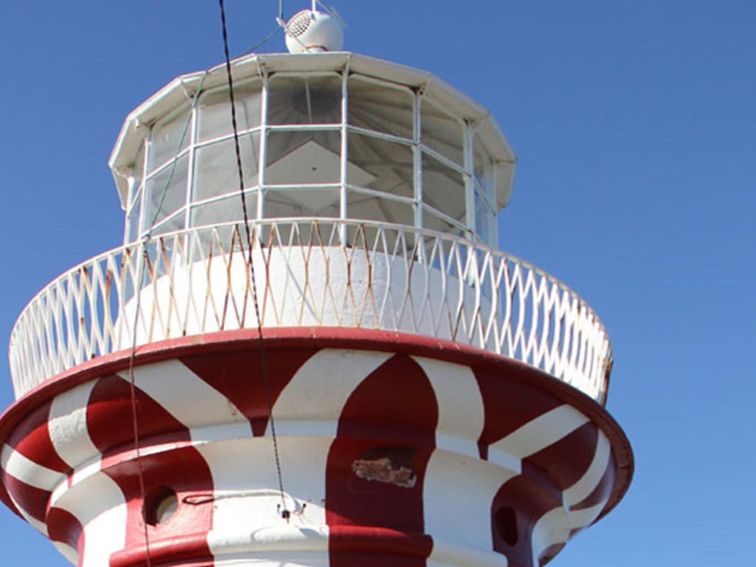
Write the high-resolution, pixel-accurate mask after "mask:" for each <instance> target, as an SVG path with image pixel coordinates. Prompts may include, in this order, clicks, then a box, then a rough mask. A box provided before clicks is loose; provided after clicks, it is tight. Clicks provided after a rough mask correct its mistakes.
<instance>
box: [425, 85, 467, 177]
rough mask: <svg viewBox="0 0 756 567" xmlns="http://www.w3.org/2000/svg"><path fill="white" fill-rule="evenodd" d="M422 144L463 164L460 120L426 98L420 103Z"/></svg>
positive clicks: (462, 132)
mask: <svg viewBox="0 0 756 567" xmlns="http://www.w3.org/2000/svg"><path fill="white" fill-rule="evenodd" d="M420 108H421V113H420V123H421V126H422V128H421V130H422V141H423V144H425V145H426V146H428V147H429V148H431V149H433V150H435V151H437V152H438V153H439V154H441V155H442V156H444V157H446V158H448V159H450V160H452V161H453V162H455V163H457V164H459V165H460V166H464V163H465V152H464V130H463V129H462V125H461V124H460V122H459V121H458V120H457V119H456V118H453V117H451V116H449V115H448V114H447V113H446V112H444V111H443V110H442V109H441V107H439V106H437V105H435V104H434V103H433V102H431V101H430V100H429V99H427V98H423V99H422V103H421V105H420Z"/></svg>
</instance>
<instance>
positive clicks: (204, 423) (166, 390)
mask: <svg viewBox="0 0 756 567" xmlns="http://www.w3.org/2000/svg"><path fill="white" fill-rule="evenodd" d="M118 376H119V377H120V378H122V379H123V380H125V381H127V382H128V381H129V376H128V374H127V373H125V372H121V373H119V374H118ZM134 381H135V383H136V385H137V387H138V388H139V389H140V390H142V391H143V392H145V393H146V394H147V395H148V396H149V397H150V398H152V399H153V400H155V402H156V403H158V404H159V405H160V406H161V407H162V408H163V409H165V410H166V411H167V412H168V413H170V414H171V415H172V416H173V417H175V418H176V419H177V420H178V421H180V422H181V423H182V424H183V425H184V426H186V427H187V428H189V429H190V430H192V429H199V428H204V427H210V426H215V425H221V424H223V425H224V426H226V427H228V426H234V425H235V426H236V432H235V433H234V435H237V436H243V437H248V436H250V435H251V434H252V429H251V426H250V424H249V421H248V420H247V418H246V417H245V415H244V414H243V413H242V412H241V411H240V410H239V408H237V407H236V406H235V405H234V404H233V402H232V401H231V400H229V399H228V398H227V397H226V396H224V395H223V394H221V393H220V392H219V391H218V390H216V389H215V388H213V387H212V386H210V385H209V384H208V383H207V382H205V381H204V380H202V379H201V378H200V377H199V376H197V375H196V374H194V373H193V372H192V371H191V370H189V368H187V367H186V366H184V365H183V364H182V363H181V362H179V361H178V360H167V361H163V362H157V363H155V364H149V365H146V366H141V367H139V368H136V369H135V370H134Z"/></svg>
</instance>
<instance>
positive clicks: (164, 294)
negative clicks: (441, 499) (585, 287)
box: [10, 218, 612, 403]
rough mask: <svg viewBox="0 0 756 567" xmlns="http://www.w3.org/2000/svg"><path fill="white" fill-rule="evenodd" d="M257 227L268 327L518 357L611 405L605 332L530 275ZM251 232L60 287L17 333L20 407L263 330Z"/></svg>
mask: <svg viewBox="0 0 756 567" xmlns="http://www.w3.org/2000/svg"><path fill="white" fill-rule="evenodd" d="M250 227H251V229H252V232H253V239H254V243H253V253H252V255H251V257H252V262H253V264H254V267H255V270H256V274H257V276H258V300H259V302H260V309H261V319H262V321H261V322H262V325H263V326H264V327H292V326H318V325H321V326H343V327H359V328H371V329H382V330H389V331H400V332H406V333H413V334H419V335H425V336H433V337H438V338H443V339H447V340H451V341H455V342H458V343H462V344H467V345H472V346H475V347H478V348H481V349H485V350H487V351H489V352H493V353H496V354H499V355H503V356H507V357H510V358H514V359H516V360H519V361H521V362H524V363H526V364H528V365H531V366H533V367H536V368H539V369H541V370H543V371H545V372H547V373H549V374H551V375H552V376H554V377H555V378H557V379H559V380H562V381H564V382H566V383H568V384H571V385H572V386H574V387H576V388H578V389H579V390H581V391H582V392H584V393H586V394H587V395H589V396H591V397H592V398H593V399H595V400H596V401H598V402H599V403H603V402H604V401H605V397H606V390H607V385H608V378H609V371H610V368H611V359H612V352H611V345H610V342H609V339H608V337H607V334H606V331H605V329H604V327H603V325H602V323H601V320H600V319H599V317H598V316H597V315H596V314H595V313H594V312H593V310H592V309H591V308H590V307H589V306H588V304H587V303H586V302H585V301H584V300H583V299H582V298H580V296H578V295H577V294H576V293H575V292H574V291H572V290H571V289H570V288H569V287H567V286H566V285H564V284H563V283H562V282H560V281H559V280H557V279H556V278H554V277H553V276H551V275H549V274H547V273H546V272H544V271H543V270H540V269H539V268H537V267H535V266H533V265H532V264H530V263H528V262H525V261H523V260H520V259H519V258H516V257H514V256H510V255H508V254H505V253H503V252H500V251H496V250H492V249H490V248H488V247H486V246H483V245H481V244H479V243H476V242H473V241H471V240H467V239H464V238H460V237H455V236H451V235H448V234H443V233H439V232H434V231H430V230H420V229H416V228H413V227H408V226H403V225H391V224H386V223H378V222H367V221H351V220H347V221H341V220H337V219H333V220H331V219H311V218H308V219H266V220H263V221H253V222H251V223H250ZM242 229H243V226H240V225H239V224H238V223H228V224H225V225H217V226H213V227H201V228H193V229H188V230H183V231H177V232H173V233H170V234H165V235H161V236H158V237H154V238H153V240H151V241H150V242H147V243H134V244H130V245H125V246H122V247H120V248H116V249H114V250H111V251H108V252H105V253H103V254H100V255H98V256H96V257H94V258H92V259H90V260H87V261H86V262H84V263H82V264H80V265H79V266H76V267H75V268H72V269H71V270H69V271H67V272H66V273H64V274H63V275H61V276H60V277H58V278H57V279H56V280H54V281H53V282H51V283H50V284H49V285H48V286H47V287H45V288H44V289H43V290H42V291H40V292H39V293H38V294H37V295H36V296H35V297H34V299H32V300H31V302H30V303H29V304H28V305H27V306H26V308H25V309H24V310H23V312H22V313H21V315H20V317H19V319H18V321H17V322H16V324H15V326H14V328H13V332H12V335H11V341H10V362H11V373H12V375H13V383H14V389H15V392H16V395H17V396H21V395H23V394H25V393H26V392H28V391H30V390H31V389H33V388H35V387H37V386H38V385H40V384H42V383H43V382H44V381H45V380H47V379H49V378H51V377H53V376H55V375H57V374H59V373H60V372H63V371H65V370H68V369H70V368H73V367H74V366H76V365H78V364H81V363H83V362H85V361H87V360H89V359H91V358H94V357H97V356H102V355H105V354H109V353H112V352H117V351H119V350H124V349H126V348H129V347H131V345H132V344H146V343H150V342H155V341H159V340H163V339H170V338H176V337H181V336H187V335H196V334H203V333H207V332H215V331H223V330H234V329H240V328H256V327H257V323H258V322H257V319H256V317H255V315H254V312H253V310H252V309H251V304H252V302H251V294H252V287H251V285H250V281H249V280H250V278H249V277H248V274H249V270H250V265H249V255H248V254H247V252H246V251H245V250H246V248H247V246H246V241H245V240H244V238H243V235H244V231H243V230H242ZM137 293H139V294H140V301H136V294H137ZM137 306H139V314H138V315H136V314H135V312H136V309H137ZM134 317H137V331H136V338H135V337H134V336H133V333H134ZM135 339H136V340H135Z"/></svg>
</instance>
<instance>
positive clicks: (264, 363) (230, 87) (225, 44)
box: [218, 0, 291, 520]
mask: <svg viewBox="0 0 756 567" xmlns="http://www.w3.org/2000/svg"><path fill="white" fill-rule="evenodd" d="M218 4H219V7H220V16H221V26H222V28H223V51H224V54H225V56H226V75H227V77H228V93H229V99H230V102H231V127H232V129H233V132H234V149H235V151H236V167H237V170H238V173H239V195H240V196H241V204H242V213H243V215H244V232H245V235H246V238H247V261H248V262H249V271H250V278H251V283H252V300H253V303H254V308H255V317H256V318H257V337H258V344H259V351H260V367H261V371H262V376H263V384H264V389H265V399H266V402H267V404H268V415H269V416H270V417H269V419H270V432H271V436H272V438H273V453H274V456H275V464H276V474H277V475H278V489H279V492H280V494H281V507H280V512H281V516H282V517H283V518H284V519H285V520H288V519H289V517H290V516H291V512H290V511H289V510H288V509H287V507H286V498H285V492H284V485H283V474H282V472H281V459H280V456H279V450H278V437H277V436H276V422H275V419H274V418H273V397H272V393H271V390H270V377H269V375H268V359H267V356H266V352H265V339H264V337H263V326H262V319H261V317H260V305H259V303H258V297H257V278H256V276H255V264H254V258H253V255H252V234H251V232H250V229H249V214H248V213H247V196H246V194H245V192H244V169H243V168H242V158H241V147H240V145H239V129H238V126H237V122H236V101H235V100H234V79H233V76H232V73H231V55H230V53H229V49H228V27H227V25H226V7H225V4H224V1H223V0H218ZM280 6H281V9H283V3H281V4H280ZM255 237H256V238H258V235H257V233H255Z"/></svg>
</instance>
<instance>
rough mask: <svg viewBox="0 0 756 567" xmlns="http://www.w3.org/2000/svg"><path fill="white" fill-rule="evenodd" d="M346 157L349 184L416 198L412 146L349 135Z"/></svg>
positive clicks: (370, 137) (360, 135) (371, 137)
mask: <svg viewBox="0 0 756 567" xmlns="http://www.w3.org/2000/svg"><path fill="white" fill-rule="evenodd" d="M347 156H348V159H349V168H348V183H349V184H351V185H357V186H360V187H367V188H369V189H375V190H377V191H383V192H385V193H392V194H394V195H400V196H402V197H410V198H411V197H413V195H414V169H413V165H414V159H413V152H412V147H411V146H409V145H404V144H399V143H396V142H389V141H387V140H381V139H380V138H374V137H373V136H365V135H362V134H354V133H350V134H349V151H348V153H347ZM410 224H412V223H410Z"/></svg>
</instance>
